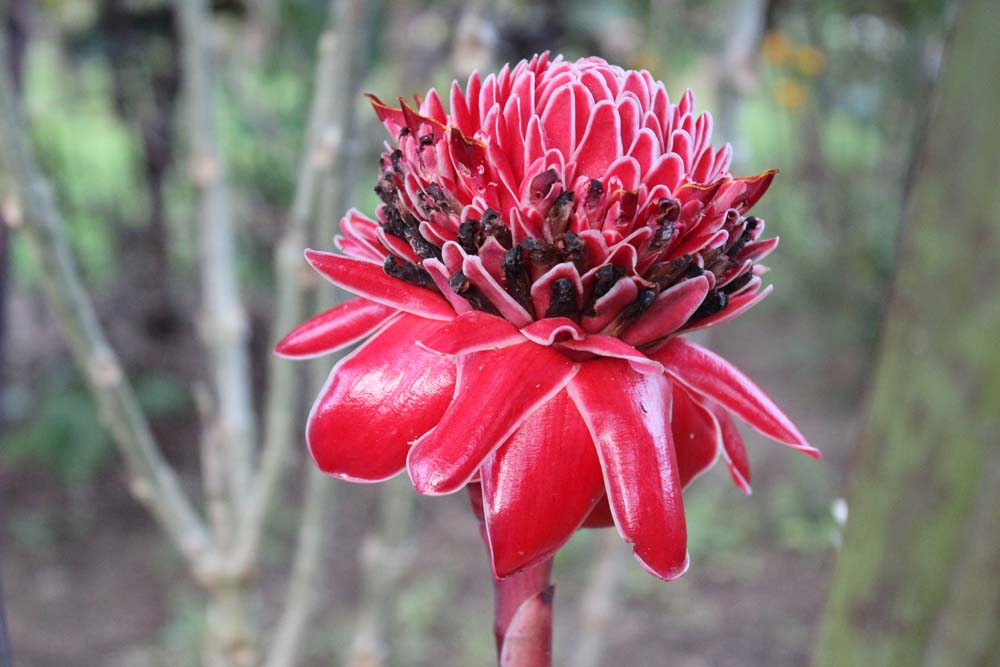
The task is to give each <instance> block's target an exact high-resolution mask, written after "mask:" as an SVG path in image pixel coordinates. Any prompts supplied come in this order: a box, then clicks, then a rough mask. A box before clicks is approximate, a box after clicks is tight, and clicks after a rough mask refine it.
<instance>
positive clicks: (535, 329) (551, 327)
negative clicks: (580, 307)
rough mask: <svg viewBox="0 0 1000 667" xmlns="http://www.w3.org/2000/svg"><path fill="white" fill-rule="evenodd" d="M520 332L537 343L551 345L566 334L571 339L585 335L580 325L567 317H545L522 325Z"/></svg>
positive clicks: (580, 338) (582, 337)
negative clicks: (524, 325)
mask: <svg viewBox="0 0 1000 667" xmlns="http://www.w3.org/2000/svg"><path fill="white" fill-rule="evenodd" d="M521 333H522V334H524V336H525V337H526V338H527V339H528V340H531V341H534V342H536V343H538V344H539V345H552V344H553V343H554V342H556V340H562V339H564V338H566V337H567V336H568V337H570V338H572V339H573V340H583V339H585V338H586V337H587V334H586V332H584V330H583V329H581V328H580V325H579V324H577V323H576V322H574V321H573V320H571V319H569V318H568V317H546V318H545V319H544V320H538V321H536V322H532V323H531V324H529V325H528V326H526V327H524V328H523V329H521Z"/></svg>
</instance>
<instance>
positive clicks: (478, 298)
mask: <svg viewBox="0 0 1000 667" xmlns="http://www.w3.org/2000/svg"><path fill="white" fill-rule="evenodd" d="M448 286H449V287H451V289H452V291H453V292H455V294H458V295H459V296H461V297H462V298H464V299H465V300H466V301H468V302H469V305H470V306H472V307H473V308H475V309H476V310H481V311H483V312H484V313H490V314H491V315H499V314H500V311H498V310H497V309H496V306H494V305H493V302H492V301H490V300H489V299H487V298H486V295H484V294H483V293H482V292H481V291H479V288H478V287H476V286H475V285H473V284H472V283H471V282H469V278H468V277H467V276H466V275H465V274H464V273H462V272H461V271H456V272H455V273H454V275H452V277H451V278H449V279H448Z"/></svg>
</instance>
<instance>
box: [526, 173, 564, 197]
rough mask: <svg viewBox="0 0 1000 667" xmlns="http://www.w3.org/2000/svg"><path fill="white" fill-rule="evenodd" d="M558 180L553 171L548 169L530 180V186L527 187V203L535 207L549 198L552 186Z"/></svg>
mask: <svg viewBox="0 0 1000 667" xmlns="http://www.w3.org/2000/svg"><path fill="white" fill-rule="evenodd" d="M558 180H559V174H558V173H556V170H555V169H548V170H546V171H543V172H542V173H540V174H538V175H537V176H535V177H534V178H532V179H531V184H530V185H529V186H528V201H530V202H531V203H532V204H535V205H537V204H539V203H540V202H541V201H542V200H543V199H545V198H546V197H548V196H549V192H551V191H552V186H553V185H555V184H556V181H558Z"/></svg>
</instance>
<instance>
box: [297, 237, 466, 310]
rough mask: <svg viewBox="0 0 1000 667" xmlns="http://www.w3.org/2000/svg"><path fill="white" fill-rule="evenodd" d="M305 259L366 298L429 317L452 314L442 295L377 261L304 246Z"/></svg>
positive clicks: (327, 276)
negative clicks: (392, 272) (391, 272)
mask: <svg viewBox="0 0 1000 667" xmlns="http://www.w3.org/2000/svg"><path fill="white" fill-rule="evenodd" d="M306 259H307V260H309V263H310V264H312V266H313V268H314V269H316V270H317V271H319V272H320V273H321V274H323V276H324V277H325V278H326V279H327V280H329V281H330V282H331V283H333V284H334V285H337V286H338V287H342V288H344V289H345V290H347V291H348V292H353V293H354V294H357V295H358V296H363V297H364V298H366V299H368V300H369V301H374V302H376V303H381V304H383V305H385V306H389V307H390V308H395V309H396V310H402V311H404V312H407V313H413V314H414V315H420V316H421V317H426V318H428V319H431V320H450V319H452V318H454V317H455V311H454V309H453V308H452V307H451V305H450V304H449V303H448V302H447V301H445V299H444V298H443V297H442V296H441V295H439V294H437V293H435V292H432V291H431V290H429V289H424V288H423V287H417V286H416V285H411V284H410V283H407V282H403V281H402V280H398V279H396V278H393V277H392V276H390V275H388V274H387V273H386V272H385V271H383V270H382V267H381V266H379V265H378V264H373V263H371V262H363V261H361V260H358V259H352V258H350V257H344V256H342V255H335V254H333V253H330V252H320V251H318V250H306Z"/></svg>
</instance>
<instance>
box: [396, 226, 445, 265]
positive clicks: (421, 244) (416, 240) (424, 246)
mask: <svg viewBox="0 0 1000 667" xmlns="http://www.w3.org/2000/svg"><path fill="white" fill-rule="evenodd" d="M403 238H405V239H406V242H407V243H409V244H410V247H411V248H413V252H415V253H417V255H419V256H420V257H421V258H423V259H431V258H434V259H441V249H440V248H438V247H437V246H436V245H434V244H433V243H431V242H430V241H428V240H427V239H425V238H424V237H423V235H422V234H421V233H420V231H419V230H418V229H417V228H416V227H407V228H406V229H404V230H403Z"/></svg>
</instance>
